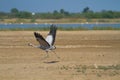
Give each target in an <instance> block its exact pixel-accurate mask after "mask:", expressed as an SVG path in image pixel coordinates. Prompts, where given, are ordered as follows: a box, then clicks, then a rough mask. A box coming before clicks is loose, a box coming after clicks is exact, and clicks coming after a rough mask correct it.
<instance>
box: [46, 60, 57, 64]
mask: <svg viewBox="0 0 120 80" xmlns="http://www.w3.org/2000/svg"><path fill="white" fill-rule="evenodd" d="M58 62H59V61H45V62H44V63H47V64H53V63H58Z"/></svg>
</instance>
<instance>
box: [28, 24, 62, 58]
mask: <svg viewBox="0 0 120 80" xmlns="http://www.w3.org/2000/svg"><path fill="white" fill-rule="evenodd" d="M56 31H57V27H56V25H53V24H52V25H51V26H50V31H49V33H48V35H47V37H46V39H44V38H43V36H42V35H41V34H39V33H37V32H34V36H35V38H36V40H37V41H38V42H39V45H37V46H36V45H33V44H32V43H28V45H29V46H32V47H35V48H40V49H42V50H45V51H46V54H47V55H46V57H45V58H47V57H49V55H48V52H49V51H52V52H53V53H54V54H55V55H56V57H57V58H60V57H59V56H57V54H56V53H55V51H53V50H55V49H56V47H55V46H54V43H55V38H56Z"/></svg>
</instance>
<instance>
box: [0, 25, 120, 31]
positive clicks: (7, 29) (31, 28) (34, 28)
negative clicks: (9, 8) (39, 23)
mask: <svg viewBox="0 0 120 80" xmlns="http://www.w3.org/2000/svg"><path fill="white" fill-rule="evenodd" d="M36 30H40V31H48V30H49V27H30V28H18V27H16V28H0V31H36ZM58 30H61V31H79V30H120V27H117V28H115V27H109V26H108V27H100V26H95V27H93V28H87V27H81V26H80V27H58Z"/></svg>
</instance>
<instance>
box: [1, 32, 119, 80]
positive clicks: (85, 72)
mask: <svg viewBox="0 0 120 80" xmlns="http://www.w3.org/2000/svg"><path fill="white" fill-rule="evenodd" d="M37 32H40V33H41V34H42V35H43V36H44V37H45V36H46V35H47V33H48V32H47V31H37ZM29 42H31V43H34V44H36V45H37V44H38V42H36V40H35V38H34V35H33V31H0V80H119V79H120V31H92V30H91V31H58V32H57V37H56V42H55V45H56V47H57V49H56V50H55V52H56V53H57V55H59V56H60V59H58V58H57V57H56V56H55V55H54V53H52V52H49V58H46V59H43V57H44V56H45V55H46V54H45V52H44V51H43V50H41V49H37V48H33V47H30V46H28V43H29Z"/></svg>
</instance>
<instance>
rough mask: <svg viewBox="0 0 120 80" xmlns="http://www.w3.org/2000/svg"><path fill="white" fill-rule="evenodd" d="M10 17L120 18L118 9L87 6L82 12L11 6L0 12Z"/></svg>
mask: <svg viewBox="0 0 120 80" xmlns="http://www.w3.org/2000/svg"><path fill="white" fill-rule="evenodd" d="M11 18H26V19H31V18H32V19H61V18H87V19H92V18H96V19H101V18H109V19H114V18H120V11H112V10H102V11H100V12H94V11H92V10H91V9H90V8H89V7H85V8H84V9H83V11H82V12H76V13H72V12H68V11H66V10H64V9H60V10H54V11H53V12H45V13H42V12H38V13H32V12H28V11H19V10H18V9H17V8H12V9H11V10H10V12H9V13H7V12H0V19H11Z"/></svg>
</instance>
